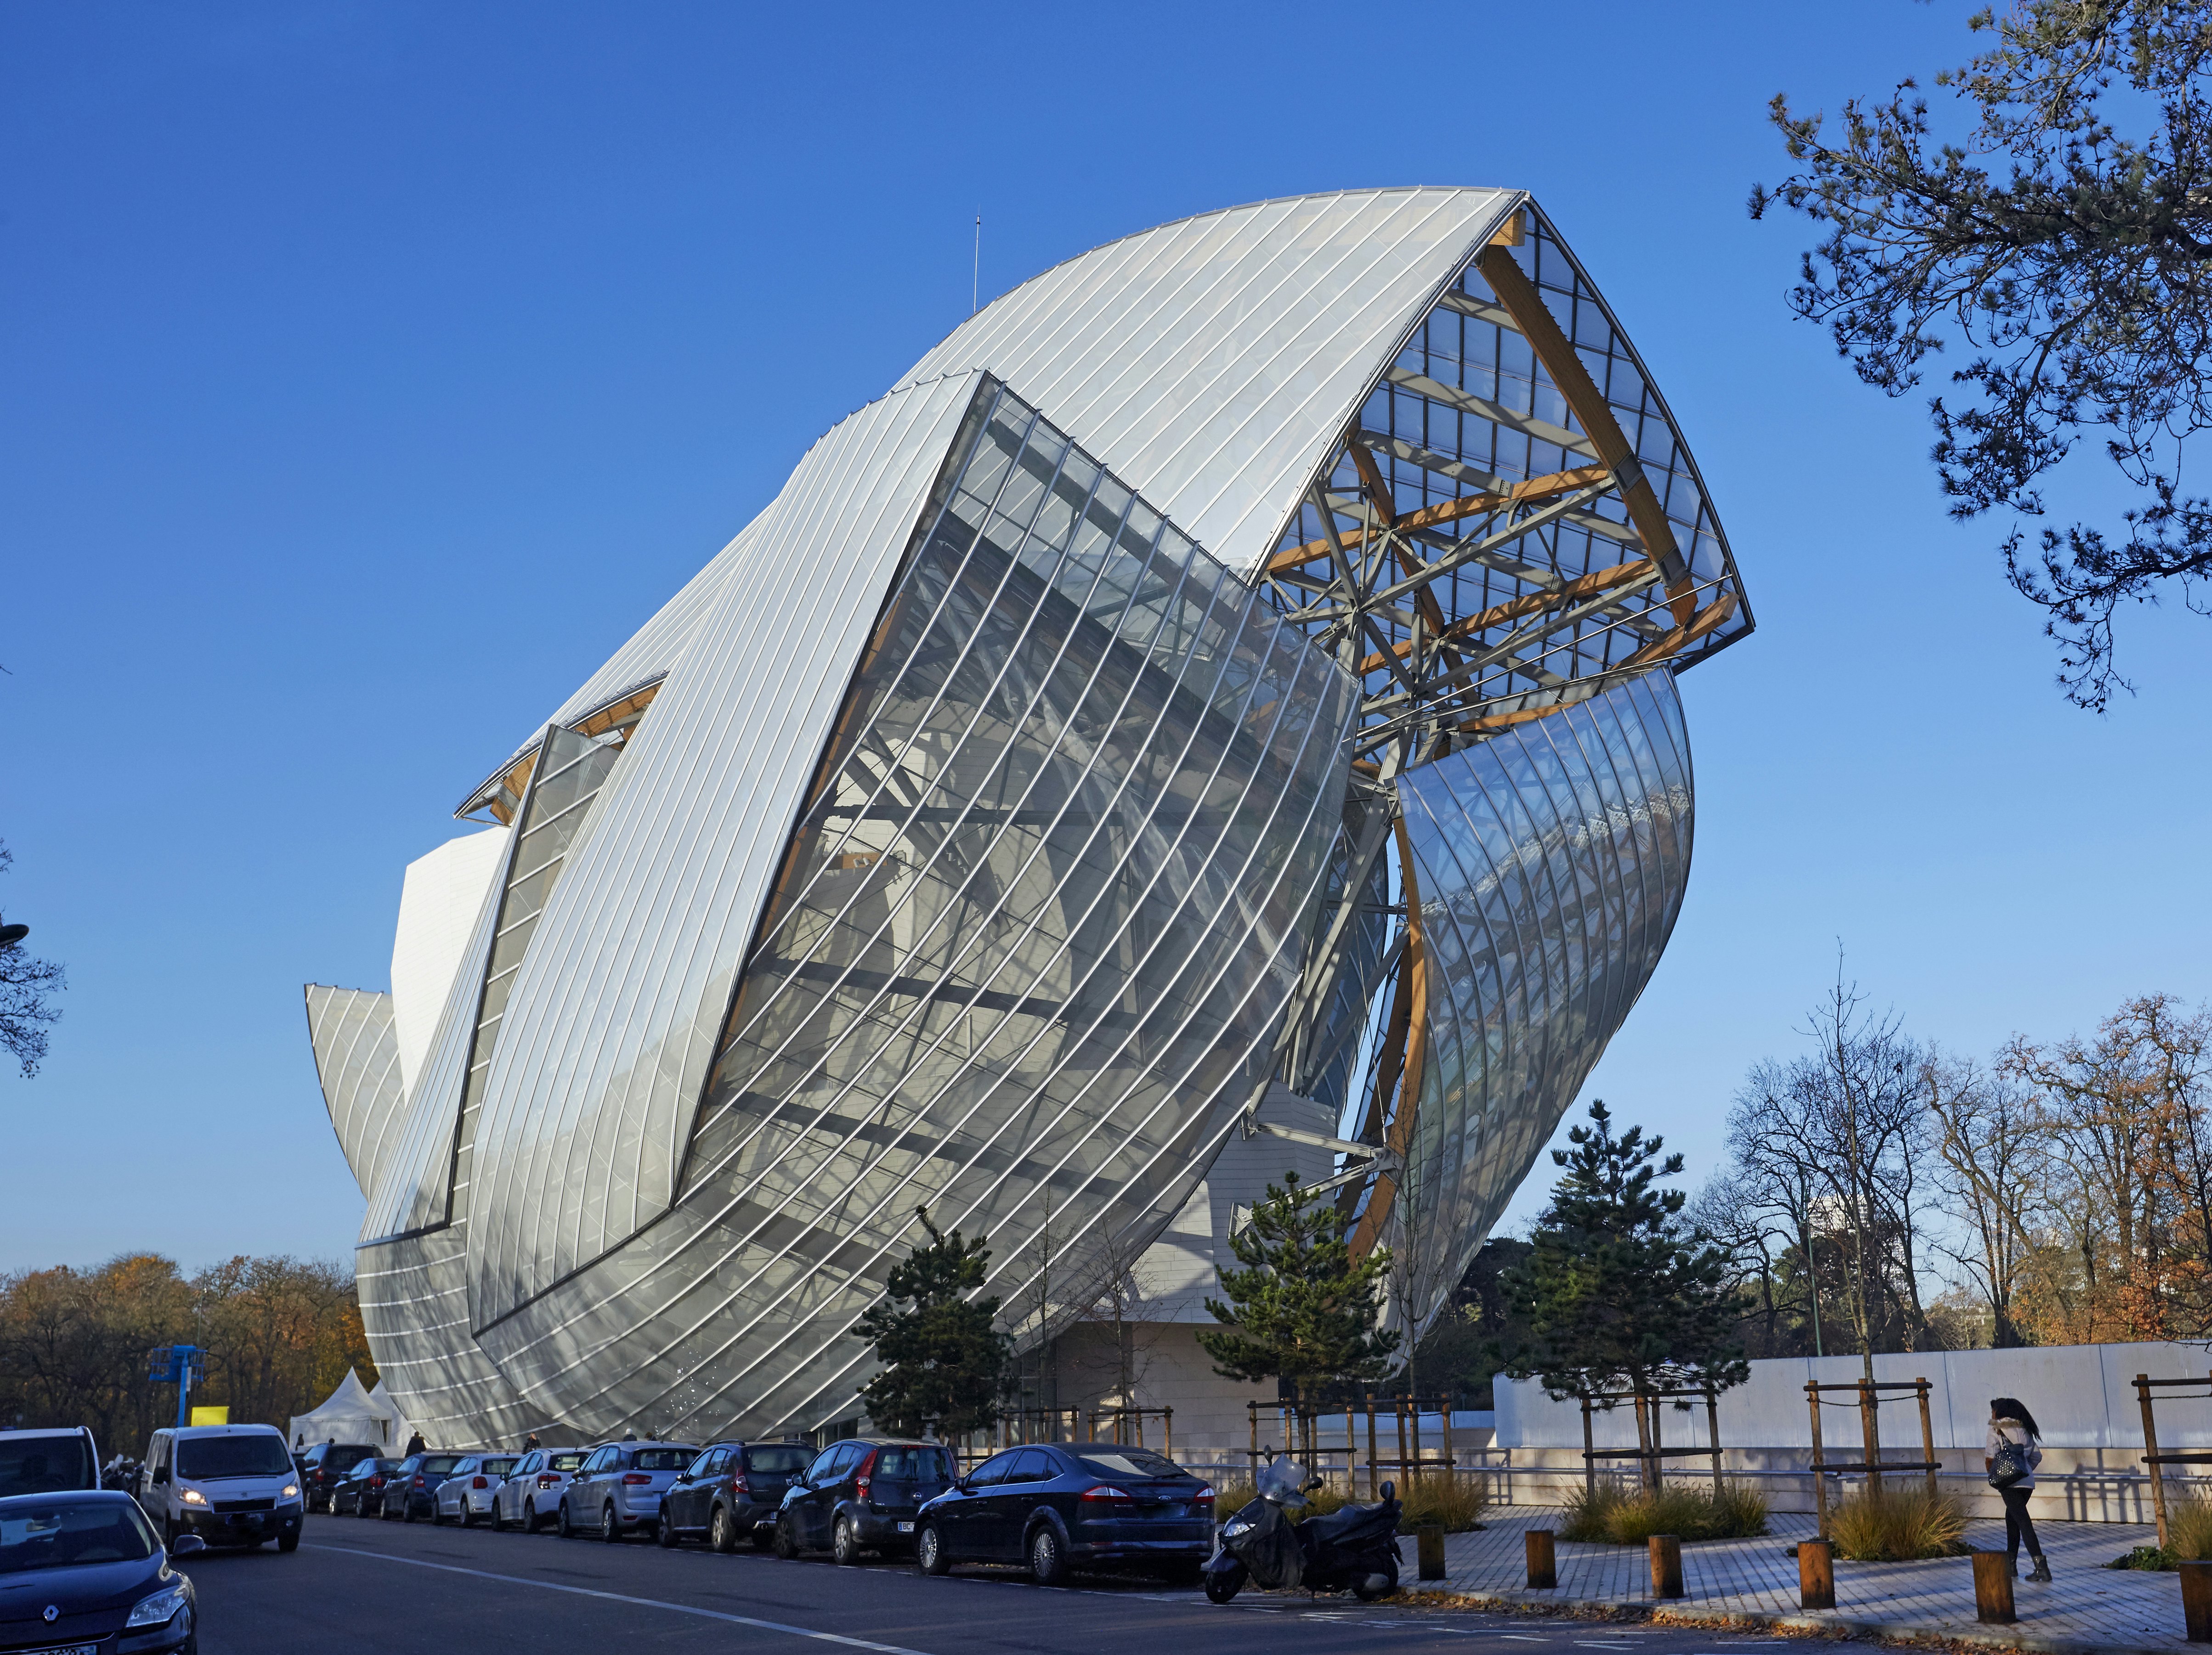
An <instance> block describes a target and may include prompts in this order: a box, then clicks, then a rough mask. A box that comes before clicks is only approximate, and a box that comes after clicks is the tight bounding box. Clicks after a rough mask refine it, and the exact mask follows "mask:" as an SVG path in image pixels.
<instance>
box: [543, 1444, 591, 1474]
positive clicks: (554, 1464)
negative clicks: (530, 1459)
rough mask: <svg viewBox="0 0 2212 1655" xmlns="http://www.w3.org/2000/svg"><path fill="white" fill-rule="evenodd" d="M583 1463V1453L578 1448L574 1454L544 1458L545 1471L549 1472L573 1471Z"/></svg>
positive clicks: (549, 1455) (551, 1455) (550, 1455)
mask: <svg viewBox="0 0 2212 1655" xmlns="http://www.w3.org/2000/svg"><path fill="white" fill-rule="evenodd" d="M583 1463H584V1451H583V1450H582V1449H580V1448H579V1449H577V1450H576V1451H575V1452H574V1453H568V1454H548V1455H547V1456H546V1457H545V1469H546V1470H549V1471H573V1470H575V1469H576V1468H577V1467H578V1466H579V1465H581V1464H583Z"/></svg>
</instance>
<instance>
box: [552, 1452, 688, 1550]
mask: <svg viewBox="0 0 2212 1655" xmlns="http://www.w3.org/2000/svg"><path fill="white" fill-rule="evenodd" d="M698 1453H699V1450H698V1449H697V1448H696V1447H695V1446H693V1445H691V1444H690V1443H688V1442H651V1441H647V1442H610V1443H605V1444H602V1445H601V1446H599V1447H597V1448H594V1449H592V1453H591V1458H588V1459H586V1461H585V1462H584V1463H583V1464H582V1465H580V1466H579V1467H578V1468H577V1470H576V1475H575V1478H574V1481H572V1482H570V1483H569V1484H568V1488H565V1489H564V1490H562V1494H561V1508H560V1523H561V1537H562V1539H564V1540H566V1539H569V1538H571V1537H574V1536H576V1535H580V1534H592V1535H596V1536H597V1537H599V1539H601V1540H619V1539H621V1538H622V1537H623V1536H624V1535H626V1534H643V1535H645V1536H647V1537H648V1538H649V1537H652V1536H653V1535H654V1534H655V1533H657V1532H658V1531H659V1528H660V1497H661V1495H663V1494H666V1493H667V1492H668V1490H669V1488H671V1486H672V1485H673V1484H674V1482H675V1481H676V1479H677V1478H678V1477H679V1476H683V1475H684V1467H686V1466H688V1465H689V1464H690V1463H691V1462H692V1460H693V1459H695V1458H697V1456H698Z"/></svg>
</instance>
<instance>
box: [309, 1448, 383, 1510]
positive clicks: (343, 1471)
mask: <svg viewBox="0 0 2212 1655" xmlns="http://www.w3.org/2000/svg"><path fill="white" fill-rule="evenodd" d="M376 1456H377V1446H376V1445H375V1444H374V1443H373V1442H319V1443H317V1444H316V1445H315V1446H313V1447H312V1448H310V1449H308V1450H307V1452H306V1453H304V1454H301V1456H299V1462H300V1492H301V1494H305V1495H306V1496H307V1509H308V1510H309V1511H311V1512H327V1511H328V1510H330V1509H331V1494H332V1493H333V1492H334V1491H335V1490H336V1489H337V1486H338V1484H339V1483H340V1482H343V1481H344V1480H345V1478H346V1476H348V1475H349V1473H350V1472H351V1471H352V1470H353V1468H354V1467H355V1466H356V1465H357V1464H360V1463H361V1462H362V1460H365V1459H374V1458H376Z"/></svg>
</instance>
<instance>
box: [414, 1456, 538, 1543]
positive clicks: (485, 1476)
mask: <svg viewBox="0 0 2212 1655" xmlns="http://www.w3.org/2000/svg"><path fill="white" fill-rule="evenodd" d="M520 1458H521V1456H520V1454H471V1455H470V1456H469V1457H468V1458H466V1459H465V1460H463V1461H462V1462H461V1463H460V1464H459V1465H456V1466H455V1467H453V1474H452V1475H451V1476H448V1477H447V1479H446V1480H445V1481H444V1482H441V1483H440V1484H439V1485H438V1488H437V1492H436V1494H435V1495H433V1496H432V1498H433V1500H434V1501H435V1509H434V1510H433V1511H432V1513H431V1518H432V1519H433V1520H434V1521H435V1522H439V1523H445V1522H449V1521H452V1520H453V1519H456V1518H458V1519H459V1520H460V1525H461V1526H462V1527H463V1528H465V1529H472V1528H474V1527H475V1526H476V1521H477V1519H478V1518H480V1517H489V1516H490V1515H491V1514H492V1511H491V1502H492V1496H493V1495H495V1494H497V1493H498V1492H499V1485H500V1484H501V1483H502V1482H506V1481H507V1473H508V1472H509V1471H511V1470H513V1469H514V1462H515V1461H516V1460H518V1459H520Z"/></svg>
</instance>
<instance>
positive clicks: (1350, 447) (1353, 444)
mask: <svg viewBox="0 0 2212 1655" xmlns="http://www.w3.org/2000/svg"><path fill="white" fill-rule="evenodd" d="M1344 446H1345V450H1346V452H1348V453H1349V454H1350V455H1351V456H1352V465H1353V466H1354V467H1355V468H1357V470H1358V472H1359V480H1360V482H1364V483H1365V484H1366V485H1367V498H1368V500H1369V501H1370V506H1371V509H1372V510H1373V511H1375V512H1377V513H1379V514H1380V515H1381V517H1382V518H1383V522H1385V523H1395V522H1396V521H1397V520H1398V507H1397V505H1396V503H1395V501H1394V500H1391V498H1390V485H1389V482H1387V481H1386V480H1385V479H1384V478H1383V468H1382V467H1381V466H1379V465H1377V464H1375V456H1374V455H1372V454H1370V453H1369V452H1367V451H1366V450H1365V449H1364V448H1363V447H1361V446H1360V445H1359V427H1358V426H1357V425H1354V426H1353V427H1352V429H1351V430H1350V431H1349V432H1347V433H1346V434H1345V439H1344Z"/></svg>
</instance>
